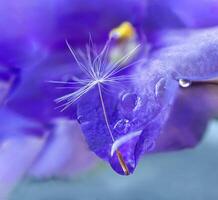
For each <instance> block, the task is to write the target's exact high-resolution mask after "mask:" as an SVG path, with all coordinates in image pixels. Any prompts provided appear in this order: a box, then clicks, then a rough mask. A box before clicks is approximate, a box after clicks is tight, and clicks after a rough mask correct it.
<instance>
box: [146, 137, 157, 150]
mask: <svg viewBox="0 0 218 200" xmlns="http://www.w3.org/2000/svg"><path fill="white" fill-rule="evenodd" d="M154 147H155V141H154V140H153V139H151V138H149V139H146V140H145V143H144V150H145V151H147V152H150V151H152V150H153V149H154Z"/></svg>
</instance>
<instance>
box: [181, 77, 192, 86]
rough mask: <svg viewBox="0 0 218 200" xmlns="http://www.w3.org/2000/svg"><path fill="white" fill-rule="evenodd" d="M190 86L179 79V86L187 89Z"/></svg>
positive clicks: (185, 81)
mask: <svg viewBox="0 0 218 200" xmlns="http://www.w3.org/2000/svg"><path fill="white" fill-rule="evenodd" d="M191 84H192V82H191V81H189V80H185V79H179V85H180V86H181V87H183V88H187V87H189V86H190V85H191Z"/></svg>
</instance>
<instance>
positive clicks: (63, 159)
mask: <svg viewBox="0 0 218 200" xmlns="http://www.w3.org/2000/svg"><path fill="white" fill-rule="evenodd" d="M95 160H96V159H95V158H94V156H93V155H92V153H91V152H90V151H89V150H88V148H87V147H86V144H85V141H84V139H83V138H82V133H81V130H80V127H79V126H78V123H77V122H75V121H70V120H67V119H61V118H60V119H56V120H55V121H54V127H53V129H52V130H51V133H50V134H49V137H48V140H47V142H46V146H45V148H43V150H42V151H41V152H40V155H39V157H38V158H37V160H35V162H34V163H33V165H32V168H31V169H30V175H31V176H34V177H38V178H47V177H52V176H67V175H68V176H69V175H75V174H76V173H78V172H80V173H81V172H82V171H84V170H86V169H88V168H90V167H91V166H92V165H94V163H95Z"/></svg>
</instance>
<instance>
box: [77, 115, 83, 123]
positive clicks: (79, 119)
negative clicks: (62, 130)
mask: <svg viewBox="0 0 218 200" xmlns="http://www.w3.org/2000/svg"><path fill="white" fill-rule="evenodd" d="M77 121H78V123H79V124H82V123H83V122H85V117H84V116H82V115H79V116H78V117H77Z"/></svg>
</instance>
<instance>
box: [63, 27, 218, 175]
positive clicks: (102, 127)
mask: <svg viewBox="0 0 218 200" xmlns="http://www.w3.org/2000/svg"><path fill="white" fill-rule="evenodd" d="M216 37H217V29H216V28H214V29H208V30H202V31H196V32H195V31H194V32H192V33H190V35H189V37H186V38H180V40H179V41H178V42H177V43H174V44H173V45H169V46H166V47H163V48H161V49H160V50H157V51H154V52H153V53H152V56H151V57H150V58H149V60H148V61H147V62H146V63H144V64H140V65H138V66H137V65H135V66H134V68H135V69H134V70H133V71H132V72H130V74H131V75H134V77H135V78H134V79H133V80H132V81H131V82H130V83H129V84H127V85H122V83H121V84H120V85H119V87H117V88H116V89H114V88H113V87H112V86H110V84H108V85H107V84H106V83H107V80H103V82H100V83H96V87H95V85H94V86H93V85H91V89H90V90H91V91H90V92H89V90H88V91H84V93H85V94H84V95H85V96H82V97H81V100H80V101H79V104H78V105H79V106H78V112H77V113H78V117H79V119H80V120H79V121H80V123H81V126H82V130H83V131H84V134H85V136H86V139H87V142H88V144H89V147H90V149H91V150H93V151H94V152H95V153H96V154H97V155H98V156H100V157H101V158H102V159H104V160H106V161H108V162H109V163H110V164H111V166H112V167H113V168H114V169H115V171H117V172H118V173H120V174H129V173H132V172H133V171H134V169H135V167H136V164H137V162H138V159H139V157H140V156H141V155H143V154H145V153H146V152H150V151H153V150H156V151H157V150H158V148H159V147H158V146H157V147H155V143H156V141H158V139H159V135H160V133H161V132H163V130H164V128H165V126H167V123H168V120H170V116H171V115H174V112H175V113H177V112H178V111H177V110H178V109H179V108H177V107H175V109H176V110H173V109H172V107H173V105H174V104H175V103H176V102H175V98H176V97H177V95H178V94H179V92H180V90H186V87H190V90H191V89H192V87H193V90H194V91H195V92H196V90H195V86H194V85H193V86H192V84H194V83H195V82H196V83H197V82H206V81H210V80H211V79H214V78H216V77H217V76H218V68H217V63H218V61H217V55H216V54H217V53H216V52H217V47H218V45H217V39H216ZM200 41H202V42H200ZM110 66H111V64H110V63H109V64H108V65H106V67H105V68H106V69H107V68H110ZM112 66H114V65H113V64H112ZM124 66H125V65H124ZM119 67H120V68H121V67H122V66H121V65H120V66H119ZM93 70H94V72H95V73H96V72H97V71H95V68H94V66H93ZM103 70H104V68H103V69H102V71H103ZM112 70H113V69H112ZM101 73H102V74H103V75H104V71H103V72H101V71H100V74H101ZM99 80H101V77H100V79H99ZM104 81H105V83H104ZM121 82H122V81H121ZM99 84H102V85H103V86H104V84H105V87H106V89H105V90H106V91H109V92H110V93H111V94H108V92H105V93H104V92H101V91H99ZM111 85H112V84H111ZM103 86H102V87H103ZM85 87H86V86H85ZM203 88H205V91H207V90H208V89H207V88H206V87H205V86H203V87H202V89H203ZM102 90H103V89H102ZM103 91H104V90H103ZM200 91H201V90H200ZM76 92H77V91H76ZM198 92H199V91H198ZM102 93H103V94H102ZM74 94H75V93H73V94H72V95H74ZM186 95H187V94H186ZM102 96H103V97H102ZM71 97H72V96H70V95H68V96H67V98H69V100H68V103H69V104H70V103H71V101H70V100H71ZM194 97H195V96H193V98H194ZM210 97H211V96H210ZM186 98H188V97H186ZM189 98H190V99H192V98H191V97H189ZM102 99H103V100H102ZM73 101H74V100H73ZM102 101H103V102H104V105H102ZM178 101H179V100H178ZM202 101H203V100H202ZM205 101H208V100H205ZM190 104H191V105H193V102H190ZM212 104H213V103H212ZM214 104H215V105H217V102H216V101H215V102H214ZM67 105H68V104H67ZM191 105H189V106H191ZM186 106H187V105H186V104H185V105H182V107H184V108H185V107H186ZM207 106H208V107H207ZM207 106H206V108H204V109H203V112H205V114H206V113H207V112H208V110H210V109H209V108H210V106H211V105H210V104H209V102H208V105H207ZM104 107H105V108H104ZM197 107H200V106H199V105H198V106H197ZM212 107H213V108H214V107H215V106H212ZM105 110H106V111H105ZM184 110H185V109H184ZM205 110H206V111H205ZM105 112H107V113H106V115H107V116H106V117H105ZM198 112H200V109H199V111H197V112H195V110H194V111H192V110H191V109H190V113H189V115H190V116H192V114H195V113H198ZM201 112H202V111H201ZM208 113H209V115H206V116H203V117H200V119H204V120H202V123H203V124H199V125H198V126H199V127H198V128H199V129H200V131H199V130H198V131H197V132H198V135H199V136H197V138H195V140H193V139H192V137H193V134H195V133H190V130H189V132H188V133H185V134H187V138H186V140H184V141H181V144H177V146H175V147H171V148H172V149H177V148H182V147H185V146H193V145H195V144H196V143H197V141H198V140H199V139H200V135H202V131H203V130H204V129H205V124H206V122H207V120H208V118H209V117H211V115H212V114H211V113H212V112H211V110H210V112H208ZM186 114H187V113H184V111H183V110H180V113H179V115H181V117H180V116H179V115H177V117H176V119H177V120H179V121H176V122H174V121H172V120H171V121H172V124H170V122H169V124H168V128H172V126H175V125H174V124H173V123H177V126H178V127H180V126H185V124H183V122H184V121H185V120H186V118H187V116H186ZM183 115H184V116H183ZM192 117H193V116H192ZM196 122H198V121H196ZM191 125H194V121H193V123H191ZM195 126H197V125H195ZM195 126H194V127H195ZM166 130H167V128H166ZM181 130H182V129H181ZM193 130H194V128H193ZM177 132H178V131H177ZM179 133H180V131H179ZM171 134H172V133H171ZM177 135H178V134H177ZM162 138H164V136H162ZM192 140H193V141H192ZM186 141H187V142H186ZM171 142H172V141H171ZM160 143H161V141H160ZM169 149H170V148H169ZM115 152H117V153H116V154H115Z"/></svg>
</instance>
